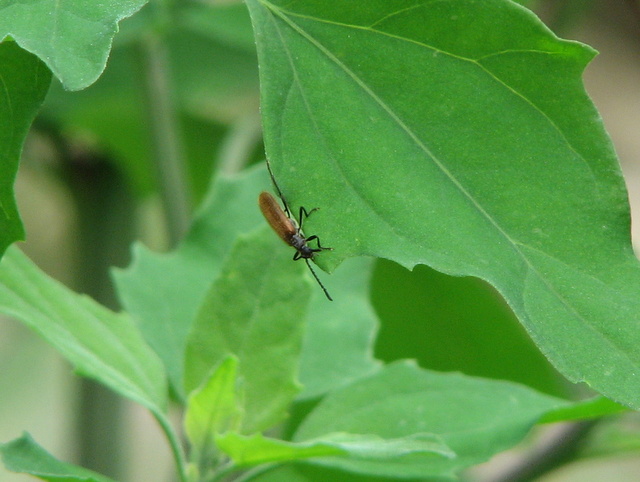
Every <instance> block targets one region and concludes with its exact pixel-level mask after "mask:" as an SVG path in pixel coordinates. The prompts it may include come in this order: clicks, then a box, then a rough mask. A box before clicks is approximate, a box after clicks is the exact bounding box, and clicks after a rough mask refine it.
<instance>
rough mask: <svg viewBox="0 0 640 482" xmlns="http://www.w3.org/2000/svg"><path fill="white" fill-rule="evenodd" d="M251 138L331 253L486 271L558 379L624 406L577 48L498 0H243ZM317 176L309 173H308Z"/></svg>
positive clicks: (626, 297)
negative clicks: (256, 84) (258, 101)
mask: <svg viewBox="0 0 640 482" xmlns="http://www.w3.org/2000/svg"><path fill="white" fill-rule="evenodd" d="M248 5H249V8H250V13H251V15H252V20H253V23H254V29H255V31H256V37H257V43H258V54H259V60H260V64H261V68H260V74H261V85H262V114H263V124H264V130H265V145H266V149H267V153H268V156H269V158H270V159H271V160H272V164H273V168H274V171H275V175H276V177H277V179H278V182H279V184H280V187H281V188H282V190H283V191H284V194H285V195H286V196H287V198H288V200H289V201H290V202H291V203H292V204H293V205H296V204H299V203H300V200H301V199H304V202H305V204H307V205H313V206H320V207H322V209H321V211H319V212H318V213H317V215H314V217H313V219H311V220H309V223H308V224H307V225H306V226H305V227H306V228H308V230H309V231H311V232H314V233H315V234H317V235H318V236H320V237H321V239H322V241H323V244H326V245H327V246H332V247H333V248H334V251H332V252H330V253H324V256H323V257H322V258H321V259H320V260H319V263H321V264H322V265H323V266H326V267H328V268H333V267H335V266H336V265H338V264H339V263H340V262H341V261H342V260H343V259H345V258H347V257H351V256H357V255H373V256H378V257H384V258H388V259H392V260H395V261H397V262H398V263H400V264H402V265H404V266H407V267H412V266H414V265H415V264H427V265H429V266H432V267H434V268H435V269H437V270H439V271H442V272H445V273H448V274H453V275H471V276H477V277H479V278H482V279H484V280H487V281H488V282H490V283H491V284H492V285H494V286H495V287H496V288H497V289H498V291H499V292H500V293H501V294H502V296H504V297H505V299H506V300H507V302H508V303H509V305H510V306H511V308H512V309H513V310H514V312H515V313H516V315H517V316H518V318H519V319H520V321H521V322H522V323H523V324H524V326H525V327H526V329H527V331H528V332H529V333H530V335H531V337H532V338H533V340H534V341H535V342H536V344H537V345H538V346H539V347H540V349H541V350H542V351H543V353H544V354H545V355H546V356H547V357H548V358H549V359H550V360H551V361H552V363H553V364H554V365H555V366H556V368H558V370H560V371H561V372H562V373H563V374H564V375H565V376H566V377H567V378H569V379H570V380H571V381H574V382H580V381H584V382H587V383H588V384H589V385H590V386H592V387H593V388H595V389H597V390H599V391H600V392H602V393H603V394H604V395H606V396H607V397H609V398H612V399H614V400H616V401H618V402H622V403H624V404H627V405H629V406H631V407H634V408H636V409H638V408H640V331H639V330H638V329H637V326H638V324H639V323H640V319H639V318H640V299H639V298H638V296H637V293H638V292H640V270H639V269H638V267H639V265H638V261H637V259H636V258H635V256H634V254H633V250H632V248H631V243H630V236H629V208H628V204H627V193H626V190H625V186H624V183H623V181H622V177H621V175H620V171H619V167H618V163H617V159H616V157H615V154H614V151H613V149H612V146H611V143H610V140H609V138H608V137H607V135H606V133H605V131H604V129H603V126H602V123H601V120H600V118H599V116H598V113H597V111H596V109H595V108H594V106H593V104H592V103H591V101H590V100H589V98H588V96H587V95H586V93H585V91H584V87H583V85H582V83H581V79H580V76H581V74H582V72H583V70H584V68H585V66H586V65H587V63H588V62H589V61H590V60H591V59H592V58H593V56H594V52H593V50H591V49H590V48H588V47H586V46H584V45H581V44H579V43H577V42H569V41H564V40H560V39H558V38H557V37H555V36H554V35H553V33H551V32H550V31H549V30H548V29H547V28H546V27H545V26H544V25H543V24H542V23H541V22H540V21H539V20H538V19H537V18H536V17H535V16H534V15H533V14H532V13H531V12H529V11H527V10H526V9H524V8H522V7H521V6H518V5H516V4H514V3H512V2H509V1H506V0H486V1H482V2H478V1H476V0H455V1H454V0H448V1H446V0H445V1H439V2H431V1H418V2H415V1H408V0H407V1H398V2H385V1H372V2H367V4H366V5H365V6H363V5H361V4H354V3H350V2H337V1H326V0H322V1H308V2H294V3H291V2H289V1H287V0H274V1H273V2H268V1H266V0H249V1H248ZM319 187H320V188H319Z"/></svg>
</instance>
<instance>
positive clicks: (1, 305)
mask: <svg viewBox="0 0 640 482" xmlns="http://www.w3.org/2000/svg"><path fill="white" fill-rule="evenodd" d="M0 313H4V314H6V315H9V316H12V317H14V318H16V319H18V320H20V321H21V322H23V323H24V324H25V325H27V326H28V327H30V328H31V329H32V330H34V331H35V332H36V333H38V334H39V335H41V336H42V337H43V338H44V339H45V340H47V341H48V342H49V343H50V344H51V345H53V346H54V347H55V348H56V349H57V350H58V351H59V352H60V354H61V355H62V356H64V357H65V358H66V359H67V360H69V362H71V363H72V364H73V366H74V367H75V369H76V370H77V371H78V372H79V373H81V374H82V375H84V376H87V377H90V378H93V379H95V380H97V381H99V382H101V383H103V384H105V385H106V386H108V387H109V388H111V389H112V390H114V391H116V392H118V393H120V394H121V395H123V396H125V397H128V398H130V399H131V400H134V401H136V402H138V403H140V404H142V405H144V406H145V407H147V408H149V409H150V410H151V411H153V412H154V413H155V414H156V415H157V416H162V414H163V411H164V408H165V405H166V399H167V388H166V380H165V373H164V369H163V367H162V364H161V363H160V360H159V359H158V357H157V356H156V355H155V353H153V351H152V350H151V348H149V346H148V345H147V344H146V343H145V341H144V340H143V339H142V336H141V335H140V332H139V331H138V329H137V328H136V326H135V324H134V323H133V320H131V318H130V317H129V316H127V315H126V314H117V313H113V312H112V311H109V310H108V309H106V308H105V307H103V306H102V305H99V304H98V303H96V302H95V301H93V300H92V299H91V298H89V297H87V296H84V295H79V294H77V293H74V292H73V291H71V290H69V289H68V288H66V287H64V286H63V285H61V284H60V283H58V282H57V281H55V280H53V279H51V278H49V277H48V276H47V275H46V274H44V273H43V272H42V271H41V270H40V269H39V268H38V267H37V266H35V265H34V264H33V263H32V262H31V261H30V260H29V259H28V258H27V257H26V256H25V255H24V254H22V252H21V251H20V250H19V249H18V248H16V247H12V248H10V249H9V250H7V253H6V255H5V257H4V259H3V260H2V263H0Z"/></svg>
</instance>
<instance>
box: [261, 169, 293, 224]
mask: <svg viewBox="0 0 640 482" xmlns="http://www.w3.org/2000/svg"><path fill="white" fill-rule="evenodd" d="M265 161H267V169H268V170H269V176H271V182H273V185H274V186H275V188H276V191H277V192H278V197H279V198H280V199H281V200H282V204H284V210H285V212H286V213H287V217H289V218H290V217H291V211H290V210H289V205H288V204H287V200H286V199H285V198H284V194H282V191H281V190H280V186H278V183H277V182H276V177H275V176H274V175H273V171H272V170H271V163H270V162H269V158H268V157H265Z"/></svg>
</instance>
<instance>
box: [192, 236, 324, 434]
mask: <svg viewBox="0 0 640 482" xmlns="http://www.w3.org/2000/svg"><path fill="white" fill-rule="evenodd" d="M304 269H306V266H304V263H294V262H293V261H292V260H291V248H289V247H287V246H286V245H285V244H284V243H283V242H282V241H281V240H280V239H278V237H277V236H275V234H274V233H273V232H272V231H271V230H270V229H268V228H267V227H266V226H265V227H263V228H262V229H260V230H258V231H255V232H254V233H253V234H251V235H248V236H242V237H240V238H239V241H238V242H237V244H236V246H235V248H234V250H233V251H232V252H231V254H230V256H229V258H228V259H227V262H226V264H225V266H224V267H223V269H222V272H221V274H220V277H219V278H218V279H217V280H216V281H215V282H214V283H213V285H212V286H211V289H210V291H209V293H208V294H207V296H206V298H205V301H204V304H203V305H202V308H201V310H200V313H199V315H198V318H197V319H196V322H195V324H194V326H193V330H192V331H191V333H190V335H189V340H188V344H187V350H186V357H185V388H186V391H187V392H190V391H191V390H193V389H194V388H195V387H197V386H198V385H200V383H202V380H203V379H204V377H205V376H206V375H207V374H208V373H209V372H210V370H211V369H212V367H213V366H214V365H216V364H217V363H219V362H220V361H221V360H222V359H224V358H225V357H227V356H229V355H231V354H232V355H235V356H236V357H237V358H238V359H239V361H240V363H239V367H238V368H239V370H238V379H239V382H238V383H239V384H240V393H241V396H240V399H241V400H242V407H243V411H244V417H243V421H242V433H253V432H259V431H262V430H265V429H267V428H270V427H272V426H274V425H275V424H277V423H278V422H280V421H281V420H282V419H283V418H284V417H285V416H286V410H287V408H288V406H289V404H290V403H291V401H292V400H293V398H294V396H295V394H296V393H297V392H298V391H299V389H300V387H299V385H298V383H297V382H296V375H297V373H298V364H299V358H300V351H301V346H302V337H303V328H304V321H305V318H306V310H307V307H308V303H309V299H310V296H311V287H310V284H309V283H310V282H309V280H308V279H305V278H303V277H302V273H303V270H304ZM303 280H304V281H303Z"/></svg>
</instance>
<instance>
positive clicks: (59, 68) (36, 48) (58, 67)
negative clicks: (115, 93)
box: [0, 0, 147, 90]
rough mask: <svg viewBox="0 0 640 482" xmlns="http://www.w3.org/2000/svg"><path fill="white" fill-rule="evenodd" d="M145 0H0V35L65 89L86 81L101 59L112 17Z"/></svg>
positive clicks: (95, 75) (107, 45) (131, 10)
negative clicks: (46, 69)
mask: <svg viewBox="0 0 640 482" xmlns="http://www.w3.org/2000/svg"><path fill="white" fill-rule="evenodd" d="M145 3H147V0H110V1H108V2H70V3H60V2H57V1H56V0H44V1H39V2H12V1H1V2H0V40H1V39H3V38H5V37H6V36H7V35H11V36H12V37H13V38H14V39H15V40H16V42H18V44H20V46H21V47H22V48H24V49H25V50H28V51H29V52H32V53H34V54H35V55H37V56H38V57H40V59H42V61H43V62H45V63H46V64H47V66H48V67H49V68H50V69H51V70H52V71H53V73H54V74H55V75H56V77H58V78H59V79H60V81H61V82H62V83H63V84H64V86H65V87H66V88H67V89H69V90H80V89H84V88H85V87H87V86H89V85H91V84H92V83H93V82H94V81H95V80H96V79H97V78H98V77H99V76H100V74H101V73H102V71H103V70H104V67H105V65H106V63H107V58H108V56H109V51H110V50H111V42H112V40H113V36H114V35H115V34H116V32H117V31H118V22H119V21H120V20H122V19H123V18H126V17H129V16H131V15H133V14H134V13H135V12H137V11H138V10H139V9H140V8H141V7H142V6H143V5H144V4H145Z"/></svg>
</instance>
